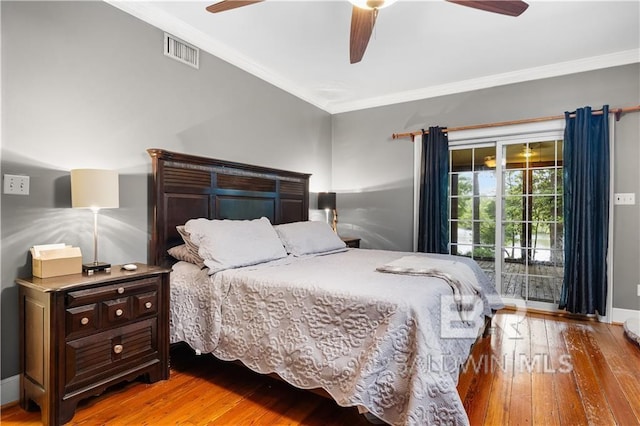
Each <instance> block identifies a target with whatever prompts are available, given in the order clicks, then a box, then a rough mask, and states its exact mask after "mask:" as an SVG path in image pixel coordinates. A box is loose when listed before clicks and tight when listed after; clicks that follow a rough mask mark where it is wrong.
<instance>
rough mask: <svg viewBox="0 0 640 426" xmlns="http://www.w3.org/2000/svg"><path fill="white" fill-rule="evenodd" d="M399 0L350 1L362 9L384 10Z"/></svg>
mask: <svg viewBox="0 0 640 426" xmlns="http://www.w3.org/2000/svg"><path fill="white" fill-rule="evenodd" d="M396 1H397V0H349V2H350V3H351V4H352V5H354V6H356V7H359V8H360V9H367V10H372V9H382V8H383V7H387V6H391V5H392V4H393V3H395V2H396Z"/></svg>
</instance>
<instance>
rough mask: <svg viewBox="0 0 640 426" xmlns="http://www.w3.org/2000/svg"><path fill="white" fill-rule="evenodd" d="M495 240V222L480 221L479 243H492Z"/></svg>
mask: <svg viewBox="0 0 640 426" xmlns="http://www.w3.org/2000/svg"><path fill="white" fill-rule="evenodd" d="M495 242H496V223H495V222H480V244H490V245H494V244H495Z"/></svg>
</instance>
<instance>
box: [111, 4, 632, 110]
mask: <svg viewBox="0 0 640 426" xmlns="http://www.w3.org/2000/svg"><path fill="white" fill-rule="evenodd" d="M104 2H106V3H108V4H110V5H111V6H113V7H116V8H118V9H120V10H122V11H123V12H126V13H128V14H129V15H132V16H134V17H136V18H138V19H140V20H142V21H144V22H146V23H148V24H150V25H153V26H154V27H157V28H159V29H161V30H163V31H166V32H168V33H170V34H172V35H174V36H176V37H178V38H181V39H182V40H184V41H186V42H188V43H191V44H193V45H195V46H197V47H198V48H200V49H202V50H204V51H205V52H208V53H210V54H211V55H214V56H216V57H218V58H220V59H222V60H224V61H226V62H228V63H230V64H232V65H234V66H236V67H238V68H240V69H242V70H244V71H246V72H248V73H249V74H252V75H254V76H256V77H258V78H260V79H261V80H264V81H266V82H267V83H270V84H272V85H274V86H276V87H278V88H280V89H282V90H284V91H285V92H287V93H289V94H291V95H293V96H296V97H298V98H300V99H301V100H303V101H305V102H308V103H310V104H311V105H314V106H315V107H317V108H320V109H322V110H324V111H326V112H328V113H330V114H339V113H345V112H351V111H358V110H363V109H368V108H375V107H381V106H385V105H393V104H399V103H404V102H411V101H417V100H421V99H429V98H435V97H438V96H444V95H451V94H455V93H463V92H469V91H473V90H480V89H487V88H490V87H496V86H504V85H507V84H514V83H522V82H525V81H532V80H540V79H543V78H549V77H558V76H562V75H568V74H575V73H579V72H585V71H592V70H596V69H602V68H609V67H615V66H620V65H627V64H632V63H638V62H640V49H632V50H625V51H621V52H615V53H611V54H608V55H601V56H594V57H590V58H584V59H578V60H574V61H566V62H560V63H556V64H550V65H545V66H541V67H535V68H528V69H524V70H518V71H512V72H507V73H502V74H495V75H491V76H486V77H481V78H474V79H469V80H463V81H456V82H452V83H446V84H441V85H437V86H430V87H425V88H422V89H418V90H410V91H405V92H399V93H394V94H390V95H385V96H378V97H372V98H366V99H359V100H355V101H346V102H332V101H329V100H327V99H323V98H320V97H318V96H317V95H314V93H313V91H311V90H309V89H308V88H305V87H302V86H300V85H297V84H295V83H294V82H292V81H291V80H290V79H287V78H284V77H283V76H282V75H280V74H279V73H277V72H275V71H274V70H272V69H267V68H265V67H262V66H260V65H259V64H257V63H255V62H254V61H253V60H252V59H251V58H248V57H246V56H243V55H241V54H239V53H238V52H237V51H235V50H233V49H231V48H229V47H228V46H227V45H225V44H223V43H220V42H218V41H216V40H214V39H212V38H211V37H209V36H208V35H206V34H205V33H203V32H201V31H198V30H196V29H195V28H193V27H192V26H190V25H188V24H186V23H184V22H182V21H179V20H177V19H175V18H174V17H173V16H171V15H169V14H168V13H166V12H163V11H161V10H158V9H157V8H155V7H152V6H149V5H147V4H145V3H142V2H136V1H118V0H104Z"/></svg>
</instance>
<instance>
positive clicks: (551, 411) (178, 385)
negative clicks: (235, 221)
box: [0, 311, 640, 426]
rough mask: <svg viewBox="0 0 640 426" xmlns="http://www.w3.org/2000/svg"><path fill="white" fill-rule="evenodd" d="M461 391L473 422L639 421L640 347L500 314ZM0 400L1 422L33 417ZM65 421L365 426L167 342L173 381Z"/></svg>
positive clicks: (317, 400) (614, 330)
mask: <svg viewBox="0 0 640 426" xmlns="http://www.w3.org/2000/svg"><path fill="white" fill-rule="evenodd" d="M466 367H467V369H466V372H463V374H462V375H461V376H460V381H459V384H458V391H459V393H460V395H461V397H462V399H463V401H464V405H465V408H466V410H467V413H468V415H469V419H470V421H471V424H472V425H483V424H484V425H502V424H505V425H506V424H508V425H521V424H522V425H527V424H536V425H621V426H627V425H638V424H640V348H638V347H637V346H636V345H634V344H633V343H631V341H629V340H628V339H627V338H625V337H624V335H623V331H622V327H621V326H610V325H605V324H599V323H596V322H587V321H585V322H579V321H575V320H565V319H562V318H559V317H552V316H543V315H538V314H528V315H527V316H524V317H520V316H517V315H516V314H514V313H513V312H509V311H503V312H501V313H499V314H498V315H497V316H496V318H495V319H494V322H493V335H492V337H491V338H490V339H488V338H487V339H483V340H482V341H480V342H479V343H478V344H477V345H476V346H475V347H474V350H473V353H472V356H471V357H470V359H469V362H468V363H467V365H466ZM39 419H40V413H39V412H35V413H27V412H25V411H23V410H22V409H20V408H19V407H18V406H17V405H13V406H9V407H3V410H2V415H1V418H0V422H1V423H2V425H17V424H19V425H29V424H33V425H36V424H40V422H39ZM70 424H72V425H102V424H108V425H178V424H179V425H206V424H210V425H249V424H254V425H312V426H313V425H367V424H368V423H367V422H366V421H365V420H364V419H363V418H362V417H361V416H360V415H358V413H357V411H356V410H355V409H354V408H341V407H338V406H337V405H336V404H334V403H333V402H332V401H331V400H328V399H325V398H323V397H321V396H318V395H315V394H313V393H310V392H305V391H300V390H297V389H294V388H292V387H290V386H288V385H286V384H284V383H282V382H279V381H276V380H275V379H271V378H268V377H263V376H259V375H257V374H254V373H252V372H250V371H249V370H247V369H244V368H242V367H240V366H237V365H234V364H229V363H224V362H220V361H216V360H214V359H212V358H210V357H209V356H194V355H192V354H191V352H190V351H189V350H185V349H180V348H173V349H172V360H171V378H170V380H168V381H165V382H159V383H156V384H153V385H149V384H144V383H140V382H133V383H129V384H126V385H121V386H117V387H115V388H112V389H111V390H109V391H108V392H107V393H105V394H103V395H101V396H99V397H94V398H91V399H89V400H86V401H85V402H83V403H81V404H80V405H79V407H78V410H77V411H76V415H75V417H74V418H73V420H72V421H71V423H70Z"/></svg>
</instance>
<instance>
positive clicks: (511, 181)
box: [502, 170, 524, 195]
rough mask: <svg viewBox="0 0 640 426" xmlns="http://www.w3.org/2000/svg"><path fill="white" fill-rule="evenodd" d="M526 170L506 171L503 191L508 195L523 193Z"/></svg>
mask: <svg viewBox="0 0 640 426" xmlns="http://www.w3.org/2000/svg"><path fill="white" fill-rule="evenodd" d="M523 182H524V172H523V171H522V170H517V171H508V172H504V181H503V183H502V185H503V187H502V191H503V193H504V194H506V195H522V193H523Z"/></svg>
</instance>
